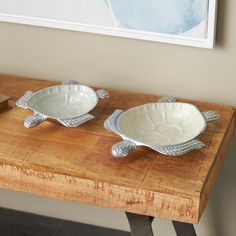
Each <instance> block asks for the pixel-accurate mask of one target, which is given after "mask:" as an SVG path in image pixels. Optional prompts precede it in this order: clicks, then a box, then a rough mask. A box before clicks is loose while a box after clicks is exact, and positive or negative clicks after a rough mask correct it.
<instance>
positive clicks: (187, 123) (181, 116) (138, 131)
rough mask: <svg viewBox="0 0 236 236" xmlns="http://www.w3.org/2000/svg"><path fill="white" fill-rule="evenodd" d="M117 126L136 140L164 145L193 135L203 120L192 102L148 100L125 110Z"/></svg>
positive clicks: (182, 141)
mask: <svg viewBox="0 0 236 236" xmlns="http://www.w3.org/2000/svg"><path fill="white" fill-rule="evenodd" d="M119 127H120V130H121V131H122V133H123V134H124V135H125V136H126V137H128V138H130V139H132V140H134V141H136V142H140V143H142V144H148V145H159V146H165V145H176V144H180V143H184V142H187V141H189V140H192V139H194V138H196V137H197V136H198V135H200V134H201V133H202V132H203V131H204V130H205V128H206V121H205V119H204V117H203V116H202V114H201V113H200V111H199V110H198V109H197V108H196V107H195V106H194V105H191V104H187V103H178V102H176V103H149V104H145V105H141V106H137V107H134V108H131V109H129V110H127V111H126V112H124V113H123V114H122V115H121V116H120V119H119Z"/></svg>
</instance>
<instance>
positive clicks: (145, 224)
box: [126, 212, 154, 236]
mask: <svg viewBox="0 0 236 236" xmlns="http://www.w3.org/2000/svg"><path fill="white" fill-rule="evenodd" d="M126 216H127V218H128V221H129V225H130V229H131V235H132V236H154V235H153V231H152V221H153V219H154V218H153V217H152V216H145V215H139V214H134V213H130V212H126Z"/></svg>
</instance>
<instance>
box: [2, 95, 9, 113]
mask: <svg viewBox="0 0 236 236" xmlns="http://www.w3.org/2000/svg"><path fill="white" fill-rule="evenodd" d="M9 99H10V97H8V96H6V95H4V94H2V93H0V111H2V110H5V109H6V108H8V100H9Z"/></svg>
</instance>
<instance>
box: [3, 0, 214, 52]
mask: <svg viewBox="0 0 236 236" xmlns="http://www.w3.org/2000/svg"><path fill="white" fill-rule="evenodd" d="M216 11H217V0H40V1H38V0H21V1H19V0H0V21H4V22H12V23H20V24H29V25H36V26H44V27H52V28H59V29H68V30H76V31H83V32H90V33H98V34H105V35H113V36H119V37H128V38H135V39H142V40H151V41H157V42H163V43H172V44H180V45H188V46H195V47H203V48H213V46H214V40H215V28H216Z"/></svg>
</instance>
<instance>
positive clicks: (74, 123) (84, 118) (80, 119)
mask: <svg viewBox="0 0 236 236" xmlns="http://www.w3.org/2000/svg"><path fill="white" fill-rule="evenodd" d="M94 118H95V116H93V115H91V114H85V115H83V116H80V117H78V118H75V119H64V120H63V119H58V121H59V122H60V123H61V124H63V125H64V126H66V127H69V128H73V127H77V126H79V125H81V124H83V123H85V122H87V121H89V120H92V119H94Z"/></svg>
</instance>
